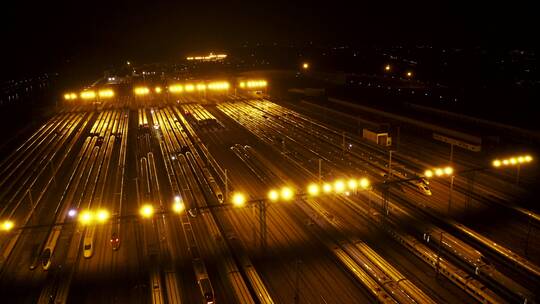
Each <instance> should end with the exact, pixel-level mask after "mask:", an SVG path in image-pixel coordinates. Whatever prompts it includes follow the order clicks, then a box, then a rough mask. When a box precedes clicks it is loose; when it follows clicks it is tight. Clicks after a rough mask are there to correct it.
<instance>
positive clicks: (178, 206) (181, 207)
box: [172, 202, 186, 213]
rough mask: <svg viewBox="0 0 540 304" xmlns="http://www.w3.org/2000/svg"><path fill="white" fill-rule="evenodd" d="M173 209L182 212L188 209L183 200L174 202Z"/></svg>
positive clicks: (175, 211)
mask: <svg viewBox="0 0 540 304" xmlns="http://www.w3.org/2000/svg"><path fill="white" fill-rule="evenodd" d="M172 209H173V211H174V213H182V212H184V210H185V209H186V206H184V203H182V202H174V204H173V206H172Z"/></svg>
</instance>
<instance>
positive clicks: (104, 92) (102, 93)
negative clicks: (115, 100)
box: [98, 89, 114, 98]
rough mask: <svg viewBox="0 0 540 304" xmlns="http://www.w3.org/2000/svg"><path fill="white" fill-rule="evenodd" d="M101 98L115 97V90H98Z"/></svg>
mask: <svg viewBox="0 0 540 304" xmlns="http://www.w3.org/2000/svg"><path fill="white" fill-rule="evenodd" d="M98 96H99V98H111V97H114V91H113V90H111V89H104V90H100V91H99V92H98Z"/></svg>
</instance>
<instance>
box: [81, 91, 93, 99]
mask: <svg viewBox="0 0 540 304" xmlns="http://www.w3.org/2000/svg"><path fill="white" fill-rule="evenodd" d="M81 98H82V99H94V98H96V92H94V91H82V92H81Z"/></svg>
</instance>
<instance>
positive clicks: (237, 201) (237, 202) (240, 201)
mask: <svg viewBox="0 0 540 304" xmlns="http://www.w3.org/2000/svg"><path fill="white" fill-rule="evenodd" d="M232 203H233V205H234V206H235V207H243V206H244V205H245V204H246V196H245V195H244V194H242V193H240V192H236V193H234V194H233V196H232Z"/></svg>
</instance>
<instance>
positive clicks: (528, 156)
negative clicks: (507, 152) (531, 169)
mask: <svg viewBox="0 0 540 304" xmlns="http://www.w3.org/2000/svg"><path fill="white" fill-rule="evenodd" d="M532 160H533V158H532V156H530V155H525V161H526V162H528V163H530V162H532Z"/></svg>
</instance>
